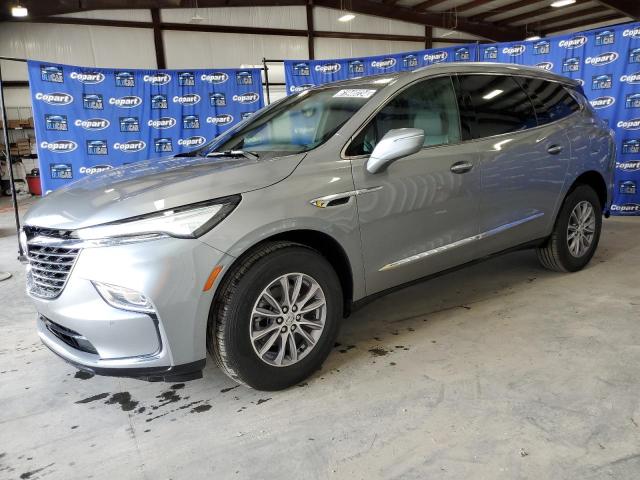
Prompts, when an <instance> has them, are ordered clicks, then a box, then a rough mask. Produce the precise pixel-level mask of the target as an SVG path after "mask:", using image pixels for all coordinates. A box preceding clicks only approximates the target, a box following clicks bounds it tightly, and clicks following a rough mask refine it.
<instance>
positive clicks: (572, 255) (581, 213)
mask: <svg viewBox="0 0 640 480" xmlns="http://www.w3.org/2000/svg"><path fill="white" fill-rule="evenodd" d="M601 229H602V206H601V205H600V199H599V198H598V195H597V194H596V192H595V191H594V190H593V188H591V187H590V186H588V185H579V186H577V187H576V188H575V189H574V190H573V191H571V192H570V193H569V194H568V195H567V197H566V198H565V201H564V203H563V205H562V208H561V209H560V212H559V213H558V217H557V218H556V223H555V225H554V227H553V232H552V233H551V236H550V237H549V239H548V240H547V243H546V244H545V245H544V246H543V247H540V248H538V249H537V253H538V260H540V263H541V264H542V265H543V266H544V267H545V268H548V269H550V270H555V271H557V272H576V271H578V270H581V269H582V268H584V266H585V265H587V263H589V261H590V260H591V258H592V257H593V254H594V253H595V251H596V248H597V246H598V241H599V240H600V231H601Z"/></svg>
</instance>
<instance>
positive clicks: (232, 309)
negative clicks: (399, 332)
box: [224, 246, 343, 390]
mask: <svg viewBox="0 0 640 480" xmlns="http://www.w3.org/2000/svg"><path fill="white" fill-rule="evenodd" d="M294 272H299V273H304V274H307V275H309V276H311V277H312V278H314V279H315V280H316V281H317V282H318V283H319V284H320V287H321V288H322V290H323V292H324V295H325V300H326V305H327V312H326V320H325V328H324V330H323V332H322V335H321V337H320V339H319V340H318V342H317V343H316V345H315V347H314V348H313V350H312V351H311V352H310V353H309V354H307V356H306V357H305V358H303V359H302V360H300V361H299V362H297V363H296V364H294V365H291V366H287V367H274V366H271V365H269V364H267V363H265V362H264V361H262V360H261V359H260V358H259V357H258V355H257V354H256V352H255V351H254V349H253V345H252V344H251V340H250V334H249V331H250V321H251V320H250V319H251V312H252V309H253V305H254V303H255V302H256V300H257V299H258V296H259V295H260V294H261V293H262V291H263V290H264V288H266V287H267V285H269V284H270V283H271V282H273V280H275V279H276V278H278V277H280V276H281V275H284V274H286V273H294ZM342 301H343V300H342V290H341V288H340V281H339V279H338V277H337V275H336V273H335V271H334V270H333V268H332V267H331V265H330V264H329V262H328V261H327V260H325V259H324V257H322V256H321V255H320V254H319V253H317V252H315V251H314V250H311V249H309V248H306V247H297V246H293V247H287V248H282V249H280V250H277V251H275V252H272V253H269V254H268V255H266V256H265V257H263V258H261V259H260V260H258V261H257V262H256V263H255V264H253V265H251V267H250V268H249V269H248V270H247V272H246V273H245V274H244V275H243V276H242V278H241V279H240V281H239V282H238V284H237V286H236V289H235V292H234V294H233V295H232V297H231V299H230V304H229V309H228V317H227V318H226V319H225V331H224V340H225V348H226V353H227V362H228V363H229V365H230V366H231V368H232V369H233V370H234V372H235V373H236V374H237V375H238V376H239V377H240V379H241V380H242V381H243V382H245V383H246V384H248V385H249V386H251V387H253V388H256V389H259V390H280V389H282V388H286V387H288V386H291V385H294V384H296V383H298V382H300V381H302V380H303V379H305V378H306V377H308V376H309V375H311V374H312V373H313V372H314V371H316V370H317V369H318V368H320V366H321V365H322V362H323V361H324V360H325V359H326V357H327V356H328V355H329V353H330V352H331V349H332V348H333V344H334V342H335V339H336V337H337V335H338V330H339V326H340V320H341V319H342Z"/></svg>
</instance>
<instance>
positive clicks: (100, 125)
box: [73, 118, 111, 130]
mask: <svg viewBox="0 0 640 480" xmlns="http://www.w3.org/2000/svg"><path fill="white" fill-rule="evenodd" d="M73 124H74V125H75V126H76V127H82V128H84V129H85V130H104V129H105V128H108V127H109V125H110V124H111V123H110V122H109V120H107V119H106V118H89V119H87V120H80V119H78V120H76V121H75V122H73Z"/></svg>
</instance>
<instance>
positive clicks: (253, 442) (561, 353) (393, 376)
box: [0, 201, 640, 480]
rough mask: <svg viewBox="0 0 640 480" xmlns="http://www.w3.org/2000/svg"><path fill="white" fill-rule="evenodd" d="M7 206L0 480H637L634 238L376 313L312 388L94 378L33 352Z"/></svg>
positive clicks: (620, 229) (638, 333)
mask: <svg viewBox="0 0 640 480" xmlns="http://www.w3.org/2000/svg"><path fill="white" fill-rule="evenodd" d="M7 205H8V204H7V203H6V201H5V202H3V203H2V204H1V205H0V229H1V230H0V235H1V237H0V271H1V270H9V271H11V272H12V273H13V274H14V277H13V278H12V279H11V280H8V281H5V282H2V283H0V478H2V479H5V478H7V479H14V478H21V479H27V478H28V479H36V478H51V479H75V478H77V479H87V478H96V479H114V478H117V479H138V478H140V479H169V478H171V479H181V478H205V475H206V478H216V479H232V478H238V479H241V478H253V479H267V478H283V479H289V478H295V479H306V478H317V479H326V478H349V479H378V478H379V479H392V478H398V479H414V478H415V479H418V478H419V479H435V478H437V479H465V478H469V479H474V480H477V479H490V480H496V479H536V480H537V479H580V480H589V479H601V478H615V479H637V478H639V477H640V427H639V425H640V382H639V380H640V373H639V371H638V365H640V330H639V329H638V322H639V321H640V313H639V307H640V288H639V286H640V273H639V269H638V267H639V266H640V242H639V240H640V219H610V220H607V221H606V222H605V228H604V233H603V237H602V241H601V246H600V248H599V250H598V252H597V254H596V256H595V258H594V260H593V262H592V263H591V265H590V266H589V267H588V268H587V269H585V270H584V271H582V272H579V273H576V274H571V275H562V274H556V273H551V272H547V271H545V270H543V269H542V268H541V267H539V266H538V264H537V262H536V259H535V255H534V254H533V252H530V251H529V252H518V253H513V254H510V255H507V256H504V257H501V258H497V259H494V260H491V261H488V262H485V263H482V264H479V265H476V266H473V267H470V268H467V269H465V270H461V271H459V272H456V273H453V274H449V275H446V276H444V277H441V278H439V279H436V280H432V281H430V282H425V283H422V284H419V285H416V286H413V287H411V288H407V289H405V290H402V291H400V292H397V293H395V294H393V295H391V296H388V297H386V298H383V299H380V300H377V301H376V302H374V303H372V304H370V305H369V306H368V307H366V308H365V309H363V310H361V311H360V312H358V313H357V314H356V315H354V316H353V317H352V318H350V319H348V320H347V321H345V324H344V327H343V329H342V333H341V334H340V338H339V343H340V345H338V346H336V348H335V350H334V352H333V353H332V355H331V356H330V358H329V360H328V361H327V362H326V364H325V365H324V367H323V369H322V370H321V371H320V372H318V373H317V374H316V375H314V376H313V377H312V378H311V379H309V381H308V382H306V383H304V384H302V385H299V386H298V387H294V388H291V389H290V390H288V391H284V392H278V393H262V392H256V391H253V390H249V389H247V388H245V387H237V386H236V385H235V384H234V383H233V382H232V381H230V380H229V379H227V378H226V377H225V376H224V375H223V374H221V373H220V372H219V371H217V370H216V368H215V367H213V365H208V366H207V369H206V371H205V376H204V379H202V380H197V381H194V382H189V383H186V384H184V385H182V384H178V385H170V384H162V383H145V382H141V381H136V380H128V379H114V378H103V377H93V378H89V379H87V378H85V377H84V376H82V375H78V374H76V371H75V370H74V369H73V368H72V367H70V366H68V365H66V364H65V363H64V362H62V361H61V360H59V359H58V358H56V357H55V356H54V355H53V354H51V353H50V352H49V351H48V350H47V349H46V348H44V347H43V346H41V344H40V342H39V340H38V337H37V335H36V332H35V328H34V314H35V312H34V310H33V308H32V306H31V304H30V303H29V301H28V299H27V297H26V295H25V293H24V287H23V281H24V276H23V272H22V270H23V269H22V267H21V265H19V264H18V263H17V262H16V261H15V260H14V257H15V248H16V247H15V243H16V242H15V236H14V235H12V232H11V227H12V217H11V214H10V211H9V209H8V208H7Z"/></svg>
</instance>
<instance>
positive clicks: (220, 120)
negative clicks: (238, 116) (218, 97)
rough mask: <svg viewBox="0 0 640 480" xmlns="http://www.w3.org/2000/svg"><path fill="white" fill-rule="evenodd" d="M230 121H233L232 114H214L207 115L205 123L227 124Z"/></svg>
mask: <svg viewBox="0 0 640 480" xmlns="http://www.w3.org/2000/svg"><path fill="white" fill-rule="evenodd" d="M231 122H233V115H229V114H228V113H223V114H221V115H216V116H215V117H207V123H212V124H214V125H228V124H229V123H231Z"/></svg>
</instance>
